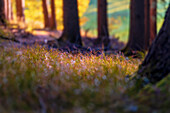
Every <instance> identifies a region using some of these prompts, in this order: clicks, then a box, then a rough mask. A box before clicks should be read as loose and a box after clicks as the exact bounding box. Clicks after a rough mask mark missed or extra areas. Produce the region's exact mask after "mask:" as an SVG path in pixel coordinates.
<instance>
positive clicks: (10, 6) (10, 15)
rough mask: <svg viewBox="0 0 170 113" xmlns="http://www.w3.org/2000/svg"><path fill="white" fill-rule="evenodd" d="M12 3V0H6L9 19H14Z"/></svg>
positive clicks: (6, 14)
mask: <svg viewBox="0 0 170 113" xmlns="http://www.w3.org/2000/svg"><path fill="white" fill-rule="evenodd" d="M12 16H13V15H12V3H11V0H5V17H6V19H7V20H8V21H10V20H12V19H13V17H12Z"/></svg>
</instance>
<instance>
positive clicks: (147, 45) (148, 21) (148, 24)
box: [144, 0, 151, 50]
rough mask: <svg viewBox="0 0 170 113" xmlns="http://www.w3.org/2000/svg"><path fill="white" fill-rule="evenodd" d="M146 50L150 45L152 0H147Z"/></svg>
mask: <svg viewBox="0 0 170 113" xmlns="http://www.w3.org/2000/svg"><path fill="white" fill-rule="evenodd" d="M144 2H145V3H144V4H145V8H144V10H145V23H144V25H145V50H148V48H149V46H150V30H151V29H150V0H145V1H144Z"/></svg>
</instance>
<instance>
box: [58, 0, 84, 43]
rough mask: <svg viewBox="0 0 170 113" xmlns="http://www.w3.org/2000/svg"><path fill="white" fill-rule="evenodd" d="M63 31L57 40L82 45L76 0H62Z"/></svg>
mask: <svg viewBox="0 0 170 113" xmlns="http://www.w3.org/2000/svg"><path fill="white" fill-rule="evenodd" d="M63 12H64V15H63V17H64V31H63V34H62V36H61V37H60V39H59V41H62V42H71V43H74V44H77V45H82V42H81V36H80V27H79V17H78V4H77V0H63Z"/></svg>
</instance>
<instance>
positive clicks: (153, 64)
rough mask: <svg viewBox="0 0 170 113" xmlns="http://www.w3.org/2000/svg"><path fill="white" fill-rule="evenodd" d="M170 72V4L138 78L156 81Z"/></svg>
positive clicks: (145, 80) (150, 81) (145, 81)
mask: <svg viewBox="0 0 170 113" xmlns="http://www.w3.org/2000/svg"><path fill="white" fill-rule="evenodd" d="M169 73H170V5H169V8H168V10H167V12H166V17H165V20H164V24H163V26H162V28H161V30H160V31H159V34H158V35H157V37H156V39H155V40H154V41H153V43H152V45H151V47H150V49H149V52H148V54H147V56H146V58H145V60H144V61H143V63H142V65H141V66H140V67H139V71H138V77H137V78H138V79H140V80H141V79H142V82H143V83H144V84H147V83H156V82H158V81H160V80H161V79H163V78H164V77H166V76H167V75H168V74H169Z"/></svg>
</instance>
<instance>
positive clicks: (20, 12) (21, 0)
mask: <svg viewBox="0 0 170 113" xmlns="http://www.w3.org/2000/svg"><path fill="white" fill-rule="evenodd" d="M24 7H25V0H16V9H17V20H18V21H22V22H25V15H24Z"/></svg>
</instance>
